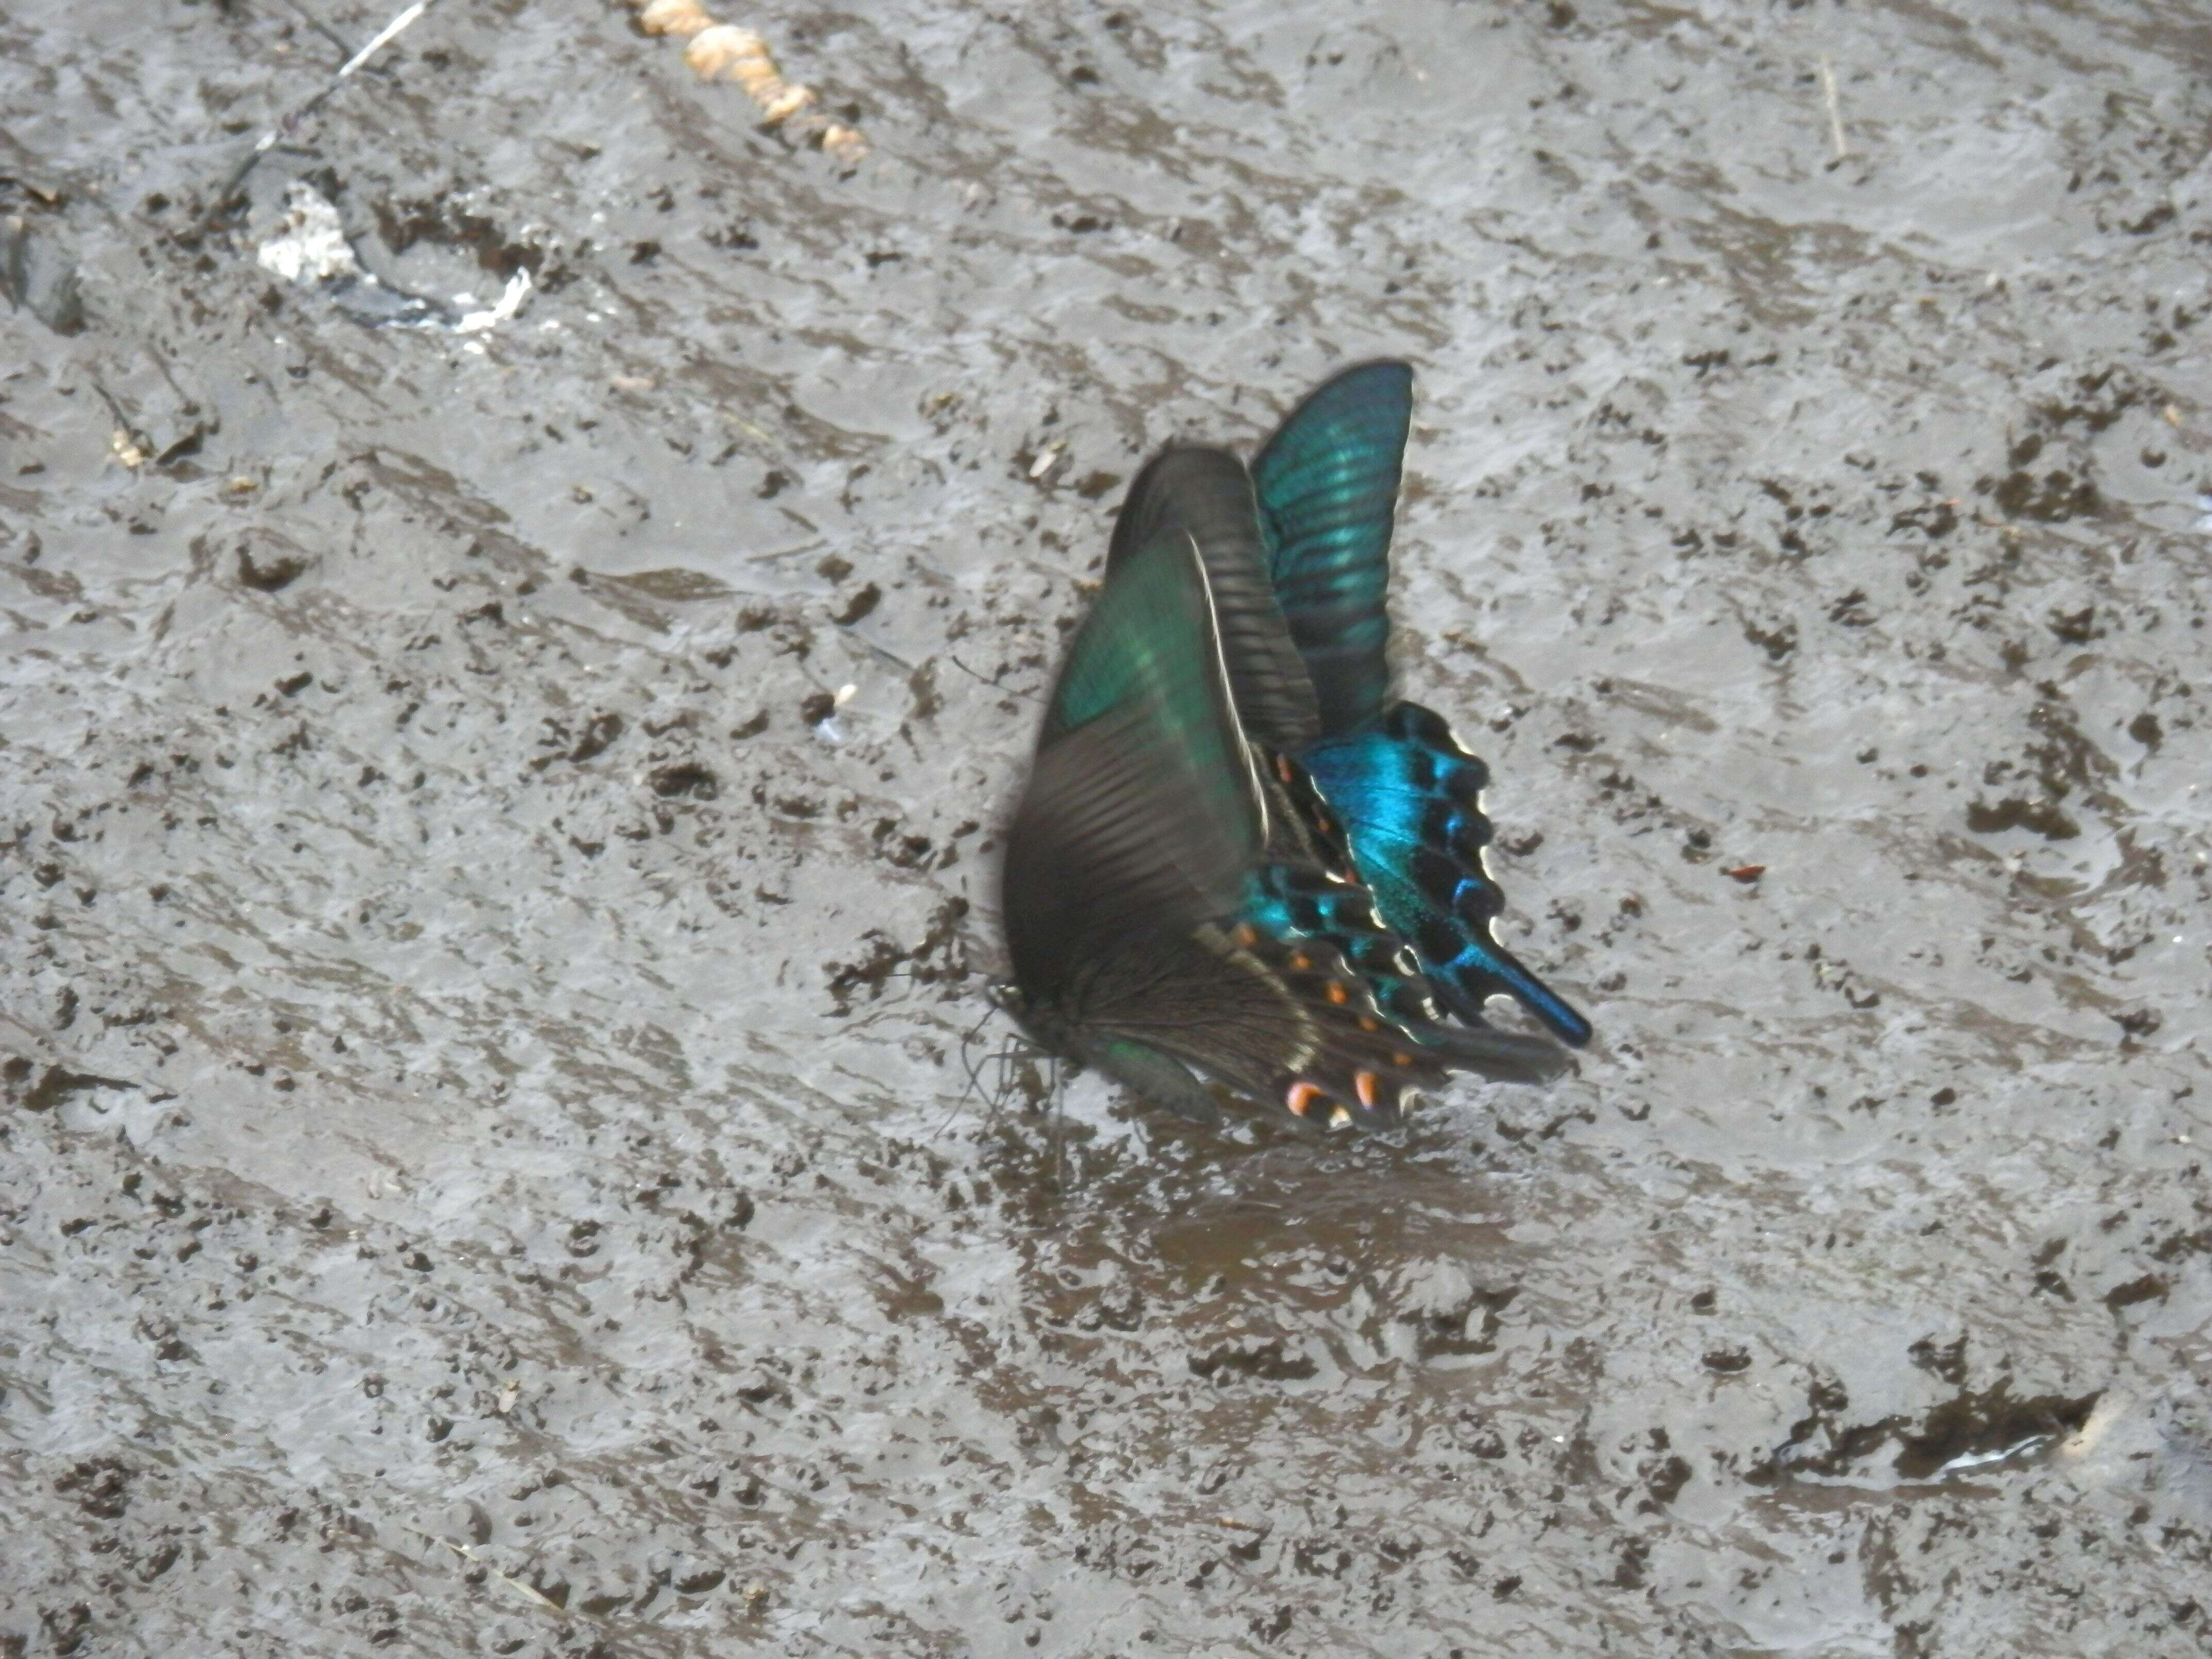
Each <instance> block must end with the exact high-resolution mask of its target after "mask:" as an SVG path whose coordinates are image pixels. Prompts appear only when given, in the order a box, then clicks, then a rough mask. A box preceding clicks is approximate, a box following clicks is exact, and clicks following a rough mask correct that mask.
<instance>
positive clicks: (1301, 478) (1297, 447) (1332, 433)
mask: <svg viewBox="0 0 2212 1659" xmlns="http://www.w3.org/2000/svg"><path fill="white" fill-rule="evenodd" d="M1412 423H1413V370H1412V369H1411V368H1408V367H1407V365H1406V364H1404V363H1401V362H1372V363H1362V364H1360V365H1358V367H1356V368H1348V369H1346V370H1345V371H1343V372H1342V373H1341V374H1337V375H1335V376H1334V377H1333V378H1332V379H1330V380H1327V381H1325V382H1323V383H1322V386H1320V387H1319V388H1317V389H1316V391H1315V392H1313V393H1312V394H1311V395H1310V396H1309V397H1308V398H1306V400H1305V401H1304V403H1302V404H1299V405H1298V406H1297V409H1295V410H1292V411H1291V414H1290V416H1289V417H1288V418H1286V419H1285V421H1284V422H1283V423H1282V425H1281V426H1279V428H1276V430H1275V433H1274V435H1273V437H1271V438H1269V439H1268V440H1267V443H1266V445H1265V446H1264V447H1262V448H1261V451H1260V454H1259V457H1258V459H1255V461H1254V462H1253V464H1252V477H1253V482H1254V483H1255V486H1256V489H1257V495H1258V501H1259V508H1260V524H1261V534H1262V537H1263V539H1264V541H1265V543H1266V547H1267V556H1268V566H1269V575H1270V576H1271V578H1272V580H1273V585H1274V590H1275V598H1276V601H1277V603H1278V604H1279V605H1280V606H1281V607H1282V611H1283V616H1284V618H1285V621H1286V622H1287V623H1289V625H1290V631H1291V638H1292V639H1293V640H1295V641H1297V648H1298V651H1299V653H1300V654H1301V655H1302V656H1303V657H1304V659H1305V664H1306V670H1307V672H1308V673H1309V674H1310V676H1311V678H1312V680H1313V686H1314V690H1315V693H1316V696H1317V698H1318V700H1319V703H1320V708H1321V719H1322V730H1323V731H1324V732H1328V733H1331V734H1335V733H1340V732H1350V731H1352V730H1353V729H1355V728H1357V727H1358V726H1362V725H1364V724H1365V723H1366V722H1368V721H1370V720H1373V719H1374V718H1375V717H1376V715H1378V714H1381V713H1382V712H1383V705H1384V704H1385V703H1386V702H1389V696H1390V667H1389V658H1388V656H1387V654H1386V649H1385V647H1387V645H1388V643H1389V634H1390V623H1389V617H1388V615H1387V614H1386V613H1385V611H1384V609H1383V596H1384V592H1385V590H1386V589H1387V588H1388V587H1389V580H1390V530H1391V523H1392V520H1393V517H1394V515H1395V511H1396V508H1397V504H1398V483H1399V479H1400V477H1401V473H1402V471H1403V469H1404V464H1405V453H1406V438H1407V433H1408V431H1409V430H1410V429H1411V428H1412Z"/></svg>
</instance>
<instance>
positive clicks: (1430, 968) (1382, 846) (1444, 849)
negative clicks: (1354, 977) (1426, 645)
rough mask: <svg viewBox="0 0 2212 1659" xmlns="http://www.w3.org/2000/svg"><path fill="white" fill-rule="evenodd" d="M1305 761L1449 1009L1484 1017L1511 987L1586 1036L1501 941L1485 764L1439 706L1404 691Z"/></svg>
mask: <svg viewBox="0 0 2212 1659" xmlns="http://www.w3.org/2000/svg"><path fill="white" fill-rule="evenodd" d="M1299 760H1300V762H1301V763H1303V764H1304V767H1305V768H1306V769H1307V771H1308V773H1309V774H1310V775H1311V776H1312V778H1313V781H1314V782H1315V785H1316V787H1318V788H1319V789H1320V791H1321V793H1322V795H1323V796H1324V797H1325V798H1326V799H1327V800H1328V803H1329V805H1330V806H1331V807H1333V808H1334V811H1336V813H1337V814H1338V816H1339V817H1340V818H1341V819H1342V821H1343V834H1344V836H1345V840H1346V845H1347V847H1348V848H1349V849H1350V851H1351V854H1352V861H1353V863H1354V865H1355V866H1357V868H1358V872H1359V876H1360V878H1361V879H1362V880H1363V881H1364V882H1365V884H1367V886H1368V888H1369V890H1370V891H1371V892H1372V893H1373V895H1374V900H1375V908H1376V909H1377V910H1378V911H1380V912H1381V914H1382V919H1383V921H1384V922H1386V923H1387V924H1388V925H1389V927H1390V928H1391V929H1393V930H1394V931H1395V933H1399V934H1401V935H1402V936H1403V937H1404V938H1406V939H1410V940H1411V941H1412V942H1413V945H1414V948H1415V949H1416V950H1417V951H1419V953H1420V958H1421V966H1422V967H1423V968H1424V969H1425V970H1426V972H1427V975H1428V977H1429V980H1430V981H1431V983H1432V984H1433V985H1434V987H1435V988H1436V991H1437V995H1439V996H1440V997H1441V998H1442V999H1443V1000H1444V1002H1445V1003H1446V1004H1447V1005H1448V1006H1449V1007H1450V1008H1451V1010H1452V1012H1455V1013H1456V1014H1458V1015H1459V1016H1460V1017H1461V1018H1464V1019H1468V1020H1479V1019H1480V1018H1481V1009H1482V1004H1483V1000H1484V999H1486V998H1487V997H1490V996H1492V995H1496V994H1500V993H1504V994H1510V995H1511V996H1514V997H1516V998H1517V999H1519V1000H1520V1001H1521V1002H1522V1004H1523V1005H1524V1006H1526V1007H1527V1008H1528V1010H1529V1012H1532V1013H1534V1015H1535V1016H1536V1018H1539V1019H1541V1020H1542V1021H1543V1022H1544V1024H1547V1026H1549V1027H1550V1028H1551V1029H1552V1030H1553V1031H1554V1032H1556V1033H1557V1034H1558V1036H1559V1038H1560V1039H1561V1040H1562V1041H1563V1042H1568V1043H1571V1044H1573V1045H1574V1046H1576V1047H1577V1048H1579V1047H1581V1046H1582V1045H1583V1044H1584V1043H1586V1042H1589V1038H1590V1026H1589V1021H1588V1020H1586V1019H1584V1018H1583V1017H1582V1015H1581V1014H1579V1013H1577V1012H1576V1011H1575V1010H1574V1009H1573V1008H1572V1007H1571V1006H1568V1004H1567V1003H1566V1001H1565V1000H1564V999H1563V998H1561V997H1560V996H1559V994H1558V993H1557V992H1555V991H1553V989H1552V988H1551V987H1549V986H1547V985H1546V984H1545V983H1544V982H1543V981H1541V980H1540V979H1538V978H1537V977H1536V976H1535V975H1534V974H1532V973H1530V972H1529V971H1528V969H1526V968H1524V967H1522V965H1521V963H1519V962H1518V961H1517V960H1516V959H1515V957H1514V956H1513V954H1512V952H1511V951H1508V950H1507V949H1506V948H1505V947H1504V945H1500V944H1499V943H1498V939H1497V936H1496V933H1495V932H1494V928H1495V925H1496V922H1497V920H1498V914H1499V913H1500V912H1501V911H1502V910H1503V909H1504V905H1505V896H1504V893H1503V892H1501V891H1500V890H1499V889H1498V884H1497V883H1496V882H1494V881H1492V879H1491V878H1490V875H1489V872H1487V871H1486V869H1485V867H1484V862H1483V849H1484V848H1486V847H1487V846H1488V845H1489V844H1490V842H1491V839H1492V827H1491V823H1490V820H1489V818H1488V817H1486V816H1485V814H1484V812H1483V811H1482V805H1481V794H1482V790H1483V787H1484V786H1485V785H1486V784H1487V783H1488V782H1489V781H1490V774H1489V769H1487V768H1486V767H1485V766H1484V765H1483V763H1482V762H1481V761H1480V760H1479V759H1477V758H1476V757H1474V755H1472V754H1470V753H1468V750H1466V749H1464V748H1463V747H1462V746H1461V744H1459V742H1458V740H1457V739H1456V738H1454V737H1453V736H1452V733H1451V729H1450V727H1449V726H1446V725H1445V723H1444V721H1443V718H1442V717H1441V716H1439V715H1437V714H1436V713H1434V712H1433V711H1432V710H1430V709H1427V708H1422V707H1421V706H1420V705H1419V703H1413V702H1400V703H1398V704H1396V705H1395V706H1394V707H1393V708H1391V709H1390V710H1389V713H1388V714H1385V715H1384V716H1383V720H1382V721H1381V722H1380V723H1379V724H1377V725H1376V726H1371V727H1370V728H1368V729H1367V730H1365V731H1363V732H1357V733H1354V734H1353V735H1352V736H1351V737H1347V738H1338V739H1336V740H1334V741H1332V742H1328V743H1324V744H1319V745H1317V746H1316V747H1315V748H1312V749H1310V750H1306V751H1305V753H1304V754H1303V755H1301V756H1300V757H1299Z"/></svg>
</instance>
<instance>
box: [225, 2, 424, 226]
mask: <svg viewBox="0 0 2212 1659" xmlns="http://www.w3.org/2000/svg"><path fill="white" fill-rule="evenodd" d="M434 3H435V0H414V3H413V4H412V5H410V6H409V7H407V8H406V9H404V10H403V11H402V12H400V14H399V15H398V16H396V17H394V18H393V19H392V21H390V22H389V23H386V25H385V26H384V27H383V28H382V29H381V30H380V32H379V33H378V34H377V36H376V38H375V39H374V40H371V41H370V42H369V43H368V45H367V46H363V47H362V49H361V50H360V51H359V52H356V53H354V55H353V56H352V57H350V58H347V59H346V61H345V62H344V64H342V65H341V66H340V67H339V70H338V72H337V74H336V75H333V76H331V78H330V79H329V80H328V81H325V82H324V83H323V84H322V86H321V87H320V88H319V89H318V90H317V91H315V92H314V93H313V94H311V95H309V96H308V97H307V98H303V99H302V100H300V102H299V103H297V104H295V106H293V107H292V108H291V109H289V110H288V111H286V112H285V113H284V114H283V117H281V118H279V119H278V121H277V123H276V125H275V126H273V127H271V128H270V129H269V131H266V132H264V133H263V134H262V135H261V137H259V138H258V140H256V141H255V143H254V146H253V148H252V149H250V150H248V151H247V152H246V155H245V158H244V159H243V160H241V161H240V162H239V164H238V165H237V166H236V167H234V168H232V169H231V174H230V177H229V178H228V179H224V180H223V182H222V189H220V190H218V191H216V196H215V200H214V201H213V202H212V203H210V204H209V206H208V210H207V215H206V216H207V217H209V218H210V219H212V218H213V217H214V216H216V214H217V213H220V212H221V211H222V210H223V209H224V208H225V207H226V206H228V204H230V201H231V199H232V198H233V197H234V196H236V195H237V193H238V187H239V186H240V185H242V184H244V183H245V182H246V174H247V173H251V172H252V171H253V169H254V167H255V166H256V165H257V164H258V162H259V161H260V160H261V158H262V157H263V156H264V155H267V154H268V153H269V152H270V150H272V149H276V143H277V141H278V140H279V139H282V138H287V137H290V136H291V135H292V133H294V132H295V131H297V130H298V128H299V125H300V123H301V122H302V121H304V120H306V119H307V117H308V116H310V115H312V114H313V113H314V112H315V111H316V110H317V109H318V108H319V107H320V106H322V103H323V100H325V99H326V98H328V97H329V96H330V95H331V94H332V93H334V92H336V91H337V89H338V88H340V87H342V86H343V85H344V84H345V83H346V82H347V81H348V80H349V79H350V78H351V77H352V76H353V74H354V72H355V71H356V70H358V69H360V68H361V66H362V64H366V63H368V60H369V59H370V58H374V57H375V56H376V54H377V53H378V52H381V51H383V50H384V48H385V47H386V46H389V45H390V44H391V43H392V40H393V38H394V37H395V36H397V35H398V33H400V31H401V30H403V29H404V28H406V27H408V26H409V25H410V24H411V23H413V22H414V21H415V20H416V18H418V17H420V16H421V15H422V14H423V13H424V12H426V11H428V10H429V9H430V8H431V6H432V5H433V4H434Z"/></svg>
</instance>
